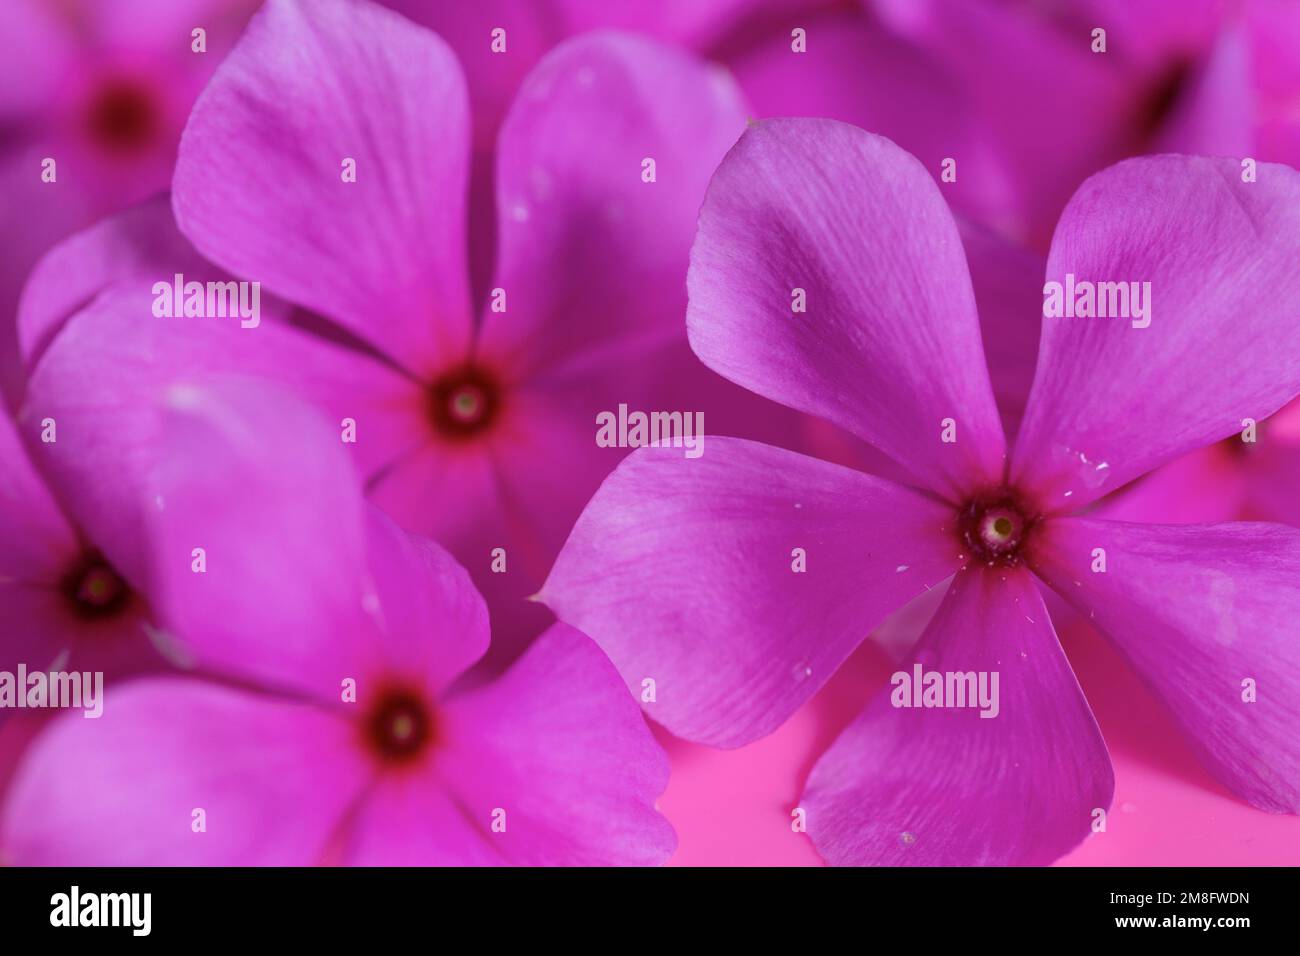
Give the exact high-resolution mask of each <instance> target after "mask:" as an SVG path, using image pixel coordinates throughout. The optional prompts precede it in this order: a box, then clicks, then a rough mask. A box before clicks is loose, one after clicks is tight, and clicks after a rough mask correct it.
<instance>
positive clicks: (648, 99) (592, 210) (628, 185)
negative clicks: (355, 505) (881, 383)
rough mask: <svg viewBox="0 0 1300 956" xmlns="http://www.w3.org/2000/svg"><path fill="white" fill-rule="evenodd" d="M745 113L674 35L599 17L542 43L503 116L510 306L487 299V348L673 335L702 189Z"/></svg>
mask: <svg viewBox="0 0 1300 956" xmlns="http://www.w3.org/2000/svg"><path fill="white" fill-rule="evenodd" d="M744 125H745V114H744V107H743V105H742V103H741V100H740V94H739V91H738V90H737V88H736V86H735V84H734V82H733V81H732V80H731V79H730V78H729V77H727V76H726V75H725V74H724V73H722V72H721V71H720V70H718V69H717V68H716V67H713V66H710V65H709V64H707V63H705V62H704V61H702V60H698V59H696V58H694V57H692V56H690V55H689V54H687V53H685V52H682V51H680V50H677V49H674V48H672V47H668V46H663V45H660V44H658V43H654V42H652V41H649V40H646V39H643V38H640V37H635V36H632V35H625V34H620V33H611V32H604V33H595V34H589V35H586V36H583V37H580V38H578V39H575V40H572V41H569V42H568V43H565V44H563V45H562V46H560V47H558V48H557V49H555V50H554V51H553V52H552V53H550V54H549V55H548V56H547V57H546V58H545V59H543V60H542V62H541V63H539V64H538V66H537V68H536V69H535V70H534V71H533V72H532V73H531V74H529V76H528V78H527V80H526V81H525V83H524V84H523V86H522V88H521V89H520V91H519V95H518V97H517V98H516V100H515V104H514V106H513V108H512V109H511V111H510V113H509V114H508V116H507V117H506V120H505V122H504V124H503V126H502V129H501V135H500V139H499V144H498V150H497V206H498V230H499V232H498V236H499V249H500V253H499V266H498V269H497V278H496V281H495V283H494V284H495V285H496V286H497V287H499V288H501V289H504V290H505V293H506V295H507V300H506V301H507V311H506V312H504V313H493V312H491V311H489V312H488V313H486V315H485V317H484V326H485V327H484V331H483V348H484V349H485V350H487V351H489V352H491V353H493V354H495V355H501V356H512V357H513V361H512V364H513V365H515V366H516V368H519V367H520V366H523V367H525V369H526V370H531V369H537V368H545V369H547V370H552V369H553V367H554V366H555V365H556V364H557V363H560V362H573V361H575V360H580V359H581V356H583V355H584V354H587V353H590V352H593V351H596V350H601V349H608V348H609V347H610V346H611V343H613V342H617V343H619V344H621V345H623V346H625V347H628V346H637V345H639V348H638V349H636V351H639V352H641V353H642V354H644V350H645V348H646V347H647V346H648V345H655V344H662V343H664V342H665V341H673V340H680V338H681V335H682V313H683V310H684V309H685V306H686V299H685V295H684V290H683V289H682V282H681V277H682V275H683V273H684V272H685V270H686V266H687V259H688V255H689V251H690V244H691V236H692V235H693V234H694V229H695V220H696V216H697V214H698V213H699V208H700V202H701V201H702V200H703V198H704V190H705V187H706V186H707V184H708V181H709V176H710V175H711V174H712V172H713V170H714V168H715V167H716V166H717V164H718V162H719V161H720V160H721V159H722V156H723V154H725V153H726V151H727V150H728V149H729V148H730V147H731V145H732V144H733V143H735V141H736V138H737V137H738V136H739V135H740V133H741V131H742V130H743V129H744ZM646 161H653V163H654V180H653V181H652V182H647V181H646V180H645V177H646V176H647V175H648V173H646V168H647V167H646V166H645V165H644V164H645V162H646ZM629 351H632V349H631V348H629ZM629 364H631V363H629ZM526 370H520V371H517V372H516V374H517V375H518V376H519V377H521V378H522V377H527V374H528V373H527V371H526ZM629 371H630V372H634V371H635V368H632V369H630V370H629Z"/></svg>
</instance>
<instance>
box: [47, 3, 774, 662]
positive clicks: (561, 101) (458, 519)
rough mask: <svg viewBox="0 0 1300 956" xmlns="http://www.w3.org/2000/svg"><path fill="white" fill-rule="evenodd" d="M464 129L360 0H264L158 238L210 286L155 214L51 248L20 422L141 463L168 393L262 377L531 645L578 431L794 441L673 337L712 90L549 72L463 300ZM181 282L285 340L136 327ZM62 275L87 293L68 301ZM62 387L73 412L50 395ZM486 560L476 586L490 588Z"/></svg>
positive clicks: (646, 68) (622, 45)
mask: <svg viewBox="0 0 1300 956" xmlns="http://www.w3.org/2000/svg"><path fill="white" fill-rule="evenodd" d="M483 42H484V44H485V45H486V44H488V43H490V37H489V36H487V35H485V36H484V37H483ZM285 51H292V55H289V54H288V53H286V52H285ZM469 123H470V120H469V114H468V109H467V99H466V91H465V84H464V80H463V79H462V76H461V72H460V68H459V67H458V66H457V64H456V61H455V59H454V57H453V56H452V54H451V51H450V50H449V49H448V48H447V47H446V46H445V45H444V44H443V42H442V41H441V40H440V39H439V38H438V37H436V36H435V35H433V34H432V33H430V32H428V31H426V30H424V29H421V28H419V27H416V26H415V25H413V24H411V23H410V22H408V21H407V20H405V19H403V18H402V17H400V16H398V15H397V14H395V13H392V12H391V11H389V10H386V9H384V8H382V7H378V6H375V5H373V4H369V3H364V2H356V3H354V2H343V0H328V2H321V3H313V4H302V3H299V2H294V0H272V2H269V3H267V4H266V5H265V6H264V8H263V9H262V10H261V12H260V13H259V14H258V15H257V16H255V17H254V19H253V20H252V22H251V23H250V25H249V28H248V31H247V33H246V34H245V35H244V37H243V38H242V39H241V40H240V42H239V44H238V45H237V47H236V48H235V50H234V51H233V52H232V53H231V54H230V56H229V57H228V58H227V60H226V61H225V62H224V63H223V64H222V66H221V67H220V69H219V70H218V71H217V74H216V75H215V77H214V78H213V81H212V83H211V85H210V86H209V87H208V88H207V89H206V90H205V92H204V93H203V95H202V96H201V97H200V99H199V101H198V103H197V104H196V106H195V108H194V112H193V115H192V116H191V117H190V121H189V125H188V126H187V128H186V132H185V135H184V138H183V141H182V144H181V149H180V157H179V161H178V166H177V171H176V177H175V184H174V194H173V205H174V208H175V211H176V216H177V221H178V222H179V224H180V228H181V230H182V232H183V233H184V234H185V236H186V237H187V238H188V239H189V240H190V241H192V242H193V243H194V246H195V247H197V249H198V250H199V251H200V252H201V253H202V254H203V255H204V256H206V257H207V259H209V260H210V261H211V262H213V263H216V264H217V266H218V267H220V268H214V267H212V266H210V265H205V264H203V262H202V260H201V259H200V258H199V257H198V256H196V255H195V254H194V252H193V251H192V250H191V249H190V248H189V247H188V243H186V242H185V241H184V240H181V239H180V238H179V237H177V236H176V235H175V230H174V227H172V226H170V225H169V223H168V222H167V220H166V217H165V210H163V209H161V208H158V207H155V208H154V209H153V210H152V212H150V211H148V210H137V211H135V213H133V215H132V216H127V217H120V218H119V219H118V220H116V221H114V222H110V223H108V224H104V225H102V226H100V227H98V228H97V229H96V230H95V231H93V232H92V233H88V234H86V235H83V236H82V237H80V238H79V240H77V241H75V242H70V243H69V244H67V246H65V248H64V249H63V250H61V254H60V255H55V256H52V257H51V258H50V259H49V260H47V261H46V262H45V263H43V266H42V270H41V272H40V273H39V274H38V277H37V278H34V279H33V281H32V285H31V286H30V287H29V291H28V296H27V300H28V301H26V302H25V305H28V306H30V307H29V308H27V309H25V310H24V311H25V316H24V320H23V327H24V331H23V341H24V346H25V354H26V356H27V358H28V361H29V362H32V363H38V364H37V365H36V367H35V368H34V369H33V371H32V375H31V384H30V388H29V393H28V398H27V401H26V404H25V406H24V412H23V421H24V422H30V421H31V420H33V419H37V418H40V417H44V416H51V415H52V416H55V417H58V418H59V419H60V420H61V421H64V420H66V421H67V422H69V424H68V431H69V432H70V433H72V432H75V433H76V434H84V435H89V434H94V433H96V432H99V431H100V430H101V429H103V428H108V427H111V428H113V429H115V430H116V431H117V432H118V433H119V434H127V435H129V436H130V439H129V440H130V443H131V444H132V446H133V447H138V448H139V449H140V458H139V461H138V462H132V464H139V465H140V467H141V470H147V467H148V464H149V463H148V457H149V455H150V451H149V449H150V448H151V447H152V445H153V442H154V433H155V431H156V426H155V423H154V422H153V421H152V418H153V412H152V411H151V409H152V408H153V407H154V405H155V404H156V402H157V397H158V396H159V395H160V394H162V393H163V392H164V391H165V390H166V387H167V386H168V385H169V384H170V383H171V382H172V381H173V379H175V378H176V377H177V376H180V377H182V378H183V377H184V376H185V375H188V374H190V373H197V372H200V371H203V370H207V371H211V372H214V373H215V372H234V373H237V374H241V375H262V376H266V377H269V378H274V379H276V380H279V381H281V382H285V383H287V384H289V385H291V386H292V387H294V388H295V389H296V390H297V391H298V392H300V393H301V394H303V395H306V396H309V397H311V398H313V399H314V400H317V401H318V402H320V403H321V404H322V405H323V406H324V407H325V408H326V409H327V410H328V411H329V412H330V413H331V415H332V416H333V417H334V421H335V422H336V423H339V424H340V426H341V425H342V423H343V421H344V420H345V419H348V420H350V421H352V422H353V423H355V429H356V431H355V434H356V443H355V445H352V446H350V447H351V449H352V450H353V451H354V455H355V458H356V461H357V463H358V466H359V467H360V469H361V471H362V473H363V475H364V476H365V478H366V482H367V492H368V494H369V495H370V497H371V499H372V500H373V501H375V502H376V503H378V504H379V505H380V506H381V507H383V508H384V509H385V510H386V511H388V513H389V514H390V515H392V516H393V517H395V518H396V519H397V520H398V521H399V522H400V523H401V524H402V525H403V526H405V527H407V528H408V529H410V530H413V531H417V532H419V533H424V534H428V535H430V536H432V537H434V538H436V539H437V540H438V541H440V542H442V543H443V544H445V545H446V546H448V547H449V548H450V549H451V550H452V551H453V553H455V554H456V555H457V556H458V557H459V558H460V559H461V560H462V561H463V562H464V563H465V564H466V566H467V567H468V568H469V569H470V571H471V573H472V574H473V575H474V576H475V579H476V581H477V582H478V584H479V587H480V588H481V589H482V590H483V591H484V593H485V594H486V595H487V596H488V598H489V601H490V602H491V604H492V607H493V613H494V615H496V614H501V615H502V616H503V619H500V620H498V621H497V623H498V625H499V626H501V625H503V624H504V626H501V627H500V630H498V641H497V642H494V646H496V645H509V643H510V642H511V641H515V640H517V639H518V635H519V634H527V635H529V636H531V635H532V634H535V633H536V632H537V630H538V629H539V628H540V625H541V623H543V622H544V621H545V620H547V619H548V618H547V616H546V615H545V609H544V608H542V607H541V606H540V605H536V604H529V603H527V602H526V601H524V598H525V597H526V596H528V595H530V594H532V593H533V592H534V591H535V590H536V588H537V586H538V585H539V584H540V582H541V580H542V577H543V575H544V573H545V570H546V567H547V566H548V565H549V563H550V561H551V560H552V558H553V556H554V554H555V553H556V552H557V551H558V549H559V546H560V544H561V543H562V541H563V539H564V535H565V534H566V533H567V531H568V528H569V527H570V526H571V523H572V520H573V519H574V518H575V517H576V516H577V514H578V512H579V510H580V509H581V506H582V503H583V502H584V501H585V500H586V499H587V497H589V496H590V494H591V493H592V491H594V489H595V487H596V485H597V484H598V482H599V480H600V478H602V477H603V476H604V475H605V474H606V473H607V472H608V470H609V469H610V468H611V467H612V466H613V464H614V463H615V462H617V461H618V460H619V458H621V457H622V455H623V454H624V451H623V450H621V449H609V448H600V447H597V445H596V443H595V440H594V437H595V433H596V427H595V421H596V415H597V414H598V413H599V412H601V411H605V410H615V409H617V408H618V407H619V405H620V404H623V403H626V404H628V405H629V406H630V407H632V408H643V409H651V408H654V409H668V410H674V409H675V410H680V411H685V410H704V411H706V412H707V414H708V416H709V417H708V418H707V419H706V421H708V422H710V423H714V422H718V421H720V422H726V421H733V422H734V423H735V425H736V427H745V426H744V422H746V421H755V420H758V421H761V422H763V423H764V425H763V426H762V427H764V428H768V427H773V428H774V427H775V425H773V424H771V423H774V422H777V421H785V422H790V421H793V420H794V419H793V418H792V417H791V416H786V417H785V418H784V419H782V418H781V417H780V410H779V409H778V410H777V415H776V416H775V417H774V416H773V415H772V414H771V413H770V412H768V411H766V410H765V409H762V407H761V406H758V405H755V404H753V402H752V397H746V396H745V393H744V392H743V391H742V390H739V389H734V388H732V386H730V385H726V388H725V389H724V390H719V389H717V388H716V387H715V386H713V385H710V384H708V382H709V379H715V377H713V376H708V375H707V372H706V371H705V370H704V369H703V367H702V366H700V365H699V363H698V362H697V361H696V360H695V359H694V357H693V356H692V355H691V354H690V352H689V349H688V348H687V344H686V341H685V338H684V336H683V335H682V334H681V323H680V316H681V315H682V312H683V310H684V309H685V289H684V287H683V283H682V276H683V275H684V274H685V269H686V266H687V261H688V252H689V243H690V237H691V235H692V230H693V228H694V221H695V216H696V214H697V212H698V208H699V203H700V201H701V200H702V198H703V195H704V188H705V185H706V183H707V179H708V176H709V174H710V173H711V172H712V170H713V168H714V167H715V165H716V163H717V161H718V160H719V159H720V158H721V157H722V155H723V153H724V152H725V150H726V149H727V148H728V147H729V146H730V145H731V144H732V143H733V142H734V141H735V138H736V137H737V136H738V135H739V133H740V131H741V130H742V129H743V127H744V112H743V109H742V106H741V104H740V100H739V97H738V94H737V92H736V90H735V88H734V86H733V85H732V84H731V83H730V82H729V81H728V80H727V79H726V78H725V76H723V75H722V74H721V73H720V72H718V71H716V70H715V69H713V68H710V67H708V66H707V65H705V64H704V63H702V62H699V61H697V60H695V59H693V58H691V57H690V56H688V55H687V54H684V53H681V52H677V51H674V50H672V49H669V48H665V47H661V46H658V45H655V44H653V43H651V42H649V41H645V40H640V39H636V38H632V37H630V36H623V35H619V34H599V35H589V36H587V37H584V38H580V39H577V40H574V41H572V42H570V43H568V44H565V45H564V46H563V47H561V48H559V49H557V50H556V51H554V52H553V53H552V54H550V55H549V56H548V57H547V58H546V59H545V60H544V61H543V62H542V63H541V64H540V65H539V66H538V67H537V69H536V70H535V71H534V72H533V73H532V74H531V75H530V76H529V78H528V80H527V81H526V82H525V83H524V85H523V88H522V89H521V90H520V92H519V95H518V98H517V99H516V101H515V106H514V108H513V109H512V111H511V112H510V115H509V116H508V117H507V119H506V121H505V124H504V126H503V127H502V129H501V131H500V135H499V139H498V151H497V168H496V200H497V210H496V215H497V222H496V227H495V228H496V257H495V267H494V270H493V273H492V277H491V278H490V280H486V281H484V282H483V283H482V284H480V285H474V284H472V283H471V281H470V275H469V270H468V268H467V261H468V259H469V255H468V252H467V250H468V248H469V246H470V245H471V243H470V242H469V241H467V231H468V232H470V233H473V232H474V231H475V229H477V228H480V227H481V226H482V224H481V223H476V222H474V221H471V222H470V228H469V230H467V229H466V212H465V209H466V201H465V195H466V188H467V178H468V170H469V159H470V138H469V137H470V132H469ZM647 161H653V163H654V167H653V170H651V168H650V167H649V166H647V165H646V163H647ZM353 168H355V181H352V178H353V177H352V175H351V171H352V169H353ZM185 269H188V270H191V271H198V270H201V271H203V273H204V274H202V275H194V276H192V277H193V278H195V279H198V280H202V279H204V278H207V276H208V274H209V273H221V272H223V271H224V272H228V273H230V274H233V275H234V276H236V277H238V278H240V279H247V280H253V281H259V282H261V283H262V286H263V291H264V294H265V296H266V297H267V299H268V300H269V299H270V298H271V297H272V296H275V297H278V299H279V300H280V302H281V303H288V305H287V306H285V307H284V308H282V309H280V311H281V312H283V311H287V310H292V323H286V322H276V321H274V316H271V317H269V318H268V320H267V321H265V322H264V323H263V324H262V325H261V326H260V327H259V328H257V329H241V328H239V327H238V323H235V322H225V323H223V322H221V321H213V320H206V319H205V320H195V319H179V320H158V319H156V318H154V317H153V316H152V315H151V314H150V312H149V311H148V309H149V301H148V297H149V289H150V287H151V285H152V283H153V282H154V281H157V280H166V279H170V277H171V276H172V275H173V273H174V272H176V271H184V270H185ZM86 274H90V275H95V276H101V275H111V276H113V277H114V282H111V283H107V285H110V286H111V288H110V289H108V290H107V291H104V289H103V287H104V285H105V283H103V282H100V283H98V284H97V285H96V291H99V292H101V293H102V294H99V295H98V296H97V297H94V298H93V300H92V298H91V297H88V296H83V297H81V298H80V299H74V298H73V297H72V296H71V295H70V294H69V291H68V287H69V286H72V287H73V288H79V286H80V284H81V283H82V282H83V281H84V280H82V279H81V278H79V277H80V276H83V275H86ZM69 277H71V279H69ZM186 278H191V276H190V275H189V273H188V272H187V273H186ZM87 301H89V302H91V305H90V306H89V307H88V308H83V307H82V306H83V303H85V302H87ZM78 309H81V311H80V313H79V314H78V315H77V316H76V318H75V319H74V320H73V321H72V322H71V323H68V325H67V328H66V329H63V331H62V333H61V334H60V333H59V332H58V330H59V329H60V328H62V323H63V321H64V319H65V318H66V316H67V315H68V314H69V313H70V312H76V311H77V310H78ZM272 311H274V310H272ZM41 342H49V343H50V346H49V348H48V349H47V350H44V351H43V352H42V349H41V345H40V343H41ZM88 377H89V378H90V379H91V380H93V382H94V383H95V388H96V390H97V393H98V394H101V395H102V396H103V399H102V400H101V401H99V402H96V403H94V404H86V403H83V402H81V401H80V400H78V399H77V398H76V395H77V394H79V392H80V390H81V388H82V384H81V383H84V382H85V381H86V380H87V378H88ZM715 381H716V379H715ZM74 383H76V385H75V387H74ZM764 404H767V403H764ZM756 409H758V410H759V412H761V413H756V412H755V410H756ZM751 427H752V426H751ZM49 451H50V458H51V463H50V467H51V468H52V469H54V470H56V471H62V472H64V473H69V474H71V473H75V474H76V476H77V477H76V479H75V480H77V481H93V480H94V477H93V476H94V475H95V474H96V473H97V471H98V469H100V468H108V467H113V468H120V467H121V464H120V463H119V462H118V460H117V459H118V455H117V453H116V451H115V450H112V449H108V448H103V449H96V448H93V447H88V446H87V445H85V444H81V443H78V442H76V441H69V442H68V443H67V445H66V447H65V446H64V445H60V446H59V447H58V448H56V449H55V448H52V449H50V450H49ZM100 451H102V452H103V455H104V457H99V454H98V453H99V452H100ZM141 500H144V499H140V498H139V496H136V498H135V499H134V500H132V499H130V498H124V499H122V500H120V501H118V502H117V503H116V505H117V507H120V508H121V509H122V511H123V512H125V513H129V512H130V511H132V510H133V509H138V508H139V501H141ZM496 548H504V549H505V552H506V573H504V574H502V573H492V572H491V571H490V568H491V566H492V562H493V560H494V559H493V551H494V549H496Z"/></svg>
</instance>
